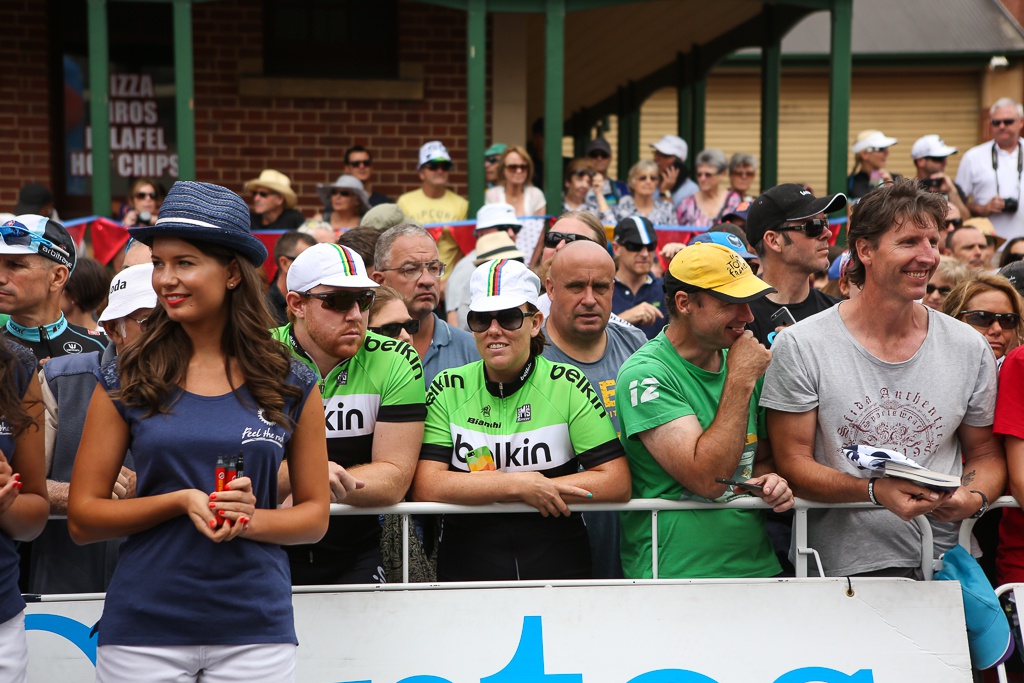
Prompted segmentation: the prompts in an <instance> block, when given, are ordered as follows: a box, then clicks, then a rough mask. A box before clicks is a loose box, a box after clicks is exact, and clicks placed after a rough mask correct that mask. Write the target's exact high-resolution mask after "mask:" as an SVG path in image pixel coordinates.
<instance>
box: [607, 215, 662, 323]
mask: <svg viewBox="0 0 1024 683" xmlns="http://www.w3.org/2000/svg"><path fill="white" fill-rule="evenodd" d="M612 249H613V250H614V252H615V260H616V262H617V263H618V269H617V270H616V271H615V287H614V292H613V294H612V312H613V313H615V314H616V315H618V316H619V317H620V318H622V319H623V320H625V321H626V322H629V323H632V324H634V325H636V326H637V327H639V328H640V329H641V330H643V333H644V334H645V335H647V338H648V339H654V338H655V337H656V336H658V332H661V328H662V327H664V324H665V315H664V314H663V313H662V311H661V309H662V303H663V302H662V300H663V299H664V297H665V292H664V287H663V286H662V282H661V278H660V277H654V276H652V275H651V264H652V263H653V262H654V259H655V258H656V256H655V254H656V252H657V249H658V237H657V236H656V235H655V234H654V225H653V224H652V223H651V222H650V221H649V220H647V219H646V218H644V217H643V216H630V217H628V218H623V219H622V220H621V221H619V223H618V225H616V226H615V234H614V242H612Z"/></svg>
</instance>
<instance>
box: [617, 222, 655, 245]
mask: <svg viewBox="0 0 1024 683" xmlns="http://www.w3.org/2000/svg"><path fill="white" fill-rule="evenodd" d="M612 236H613V237H614V239H615V241H616V242H618V243H619V244H624V243H626V242H632V243H633V244H645V245H647V246H653V245H655V244H657V243H658V236H657V235H655V234H654V223H651V221H650V219H647V218H644V217H643V216H629V217H627V218H623V219H622V220H621V221H619V222H618V224H617V225H616V226H615V232H613V233H612Z"/></svg>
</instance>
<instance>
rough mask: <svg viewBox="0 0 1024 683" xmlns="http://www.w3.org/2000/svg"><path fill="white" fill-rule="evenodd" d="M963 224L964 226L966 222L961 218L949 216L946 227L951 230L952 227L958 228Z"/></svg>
mask: <svg viewBox="0 0 1024 683" xmlns="http://www.w3.org/2000/svg"><path fill="white" fill-rule="evenodd" d="M963 226H964V222H963V220H962V219H960V218H947V219H946V229H947V230H949V229H950V228H953V229H954V230H956V229H957V228H962V227H963Z"/></svg>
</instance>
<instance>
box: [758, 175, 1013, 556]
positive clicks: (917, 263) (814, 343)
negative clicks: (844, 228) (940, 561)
mask: <svg viewBox="0 0 1024 683" xmlns="http://www.w3.org/2000/svg"><path fill="white" fill-rule="evenodd" d="M945 204H946V202H945V200H944V199H943V198H942V197H941V196H940V195H936V194H934V193H929V192H925V191H923V190H921V189H919V188H918V186H917V185H916V183H915V182H914V181H913V180H898V181H896V182H895V183H893V184H891V185H887V186H884V187H882V188H880V189H877V190H875V191H874V192H872V193H870V194H869V195H867V196H866V197H864V199H863V200H861V202H860V203H859V204H858V205H857V207H856V208H855V209H854V212H853V216H852V219H851V222H850V232H849V243H850V245H851V247H852V248H851V255H852V258H851V263H850V269H849V271H848V272H849V274H850V281H851V283H853V284H855V285H858V286H862V290H861V295H860V296H859V297H857V298H856V299H852V300H850V301H845V302H843V303H841V304H840V305H839V306H836V307H833V308H831V309H829V310H827V311H824V312H822V313H819V314H817V315H815V316H812V317H810V318H808V319H807V320H805V321H803V322H800V323H797V325H795V326H793V327H790V328H787V329H785V330H783V331H782V332H780V333H779V335H778V337H777V338H776V340H775V344H774V345H773V347H772V352H773V358H772V363H771V365H770V366H769V368H768V372H767V373H766V376H765V383H764V390H763V392H762V394H761V405H762V406H764V407H766V408H767V409H768V435H769V437H770V439H771V442H772V446H773V450H774V453H775V461H776V465H777V466H778V470H779V473H780V474H782V476H784V477H786V479H788V480H789V483H790V485H791V486H792V487H793V489H794V492H795V493H796V495H797V496H799V497H801V498H807V499H809V500H814V501H822V502H826V503H851V502H863V501H871V502H873V503H875V504H876V505H878V506H879V507H884V508H887V509H886V510H871V511H849V510H822V511H812V514H811V517H810V520H809V525H810V526H809V529H808V534H809V536H808V541H809V545H810V546H811V547H812V548H814V549H815V550H817V551H818V552H819V553H820V555H821V560H822V565H823V567H824V569H825V573H826V574H827V575H830V576H849V575H855V574H874V575H885V576H912V575H914V568H915V567H918V566H919V565H920V564H921V534H920V531H919V530H918V527H917V525H916V524H915V523H913V522H912V521H911V520H913V519H914V518H915V517H918V516H920V515H928V517H929V519H930V520H931V522H932V524H933V528H934V532H935V554H936V555H938V554H939V553H941V552H942V551H944V550H946V549H948V548H949V547H951V546H952V545H953V544H955V543H956V531H957V528H958V527H959V524H958V523H959V522H960V520H963V519H966V518H968V517H972V516H976V515H978V514H980V513H982V512H984V511H985V509H986V508H987V506H988V501H990V500H994V499H995V498H996V497H997V496H999V495H1000V494H1001V493H1002V492H1003V490H1004V487H1005V484H1006V461H1005V457H1004V454H1003V449H1002V446H1001V445H1000V443H999V441H998V440H997V439H996V438H995V437H994V436H993V434H992V420H993V411H994V407H995V395H996V370H995V358H994V357H993V355H992V353H991V351H990V350H989V349H988V348H986V346H987V344H986V343H985V340H984V338H983V337H982V336H981V335H979V334H977V332H975V331H974V330H973V329H971V328H970V327H968V326H966V325H963V324H961V323H960V322H958V321H956V320H954V319H952V318H949V317H947V316H944V315H942V314H940V313H936V312H935V311H932V310H930V309H928V308H925V307H924V306H921V305H919V304H918V303H917V301H918V300H919V299H921V298H922V297H924V295H925V285H926V284H927V283H928V280H929V278H930V277H931V275H932V273H933V272H934V271H935V268H936V265H937V264H938V259H939V252H938V247H937V243H938V236H939V233H938V226H940V225H942V222H943V219H944V217H945V213H946V206H945ZM851 443H854V444H865V445H871V446H878V447H884V448H890V449H893V450H896V451H900V452H902V453H905V454H906V455H907V456H908V457H910V458H911V459H913V460H915V461H916V462H918V463H919V464H921V465H923V466H924V467H927V468H929V469H932V470H936V471H940V472H943V473H948V474H955V475H962V477H961V482H962V483H961V486H960V487H959V488H958V489H956V491H954V492H953V493H940V492H936V491H933V490H930V489H927V488H924V487H921V486H918V485H916V484H913V483H911V482H908V481H905V480H902V479H894V478H877V479H874V478H869V477H868V475H867V473H865V472H861V471H859V470H857V469H856V468H855V467H854V466H853V465H851V464H850V463H849V462H848V461H847V460H846V458H845V457H844V456H843V453H842V447H843V446H844V445H846V444H851ZM961 463H962V464H961Z"/></svg>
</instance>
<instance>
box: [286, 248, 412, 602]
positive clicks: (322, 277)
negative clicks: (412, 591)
mask: <svg viewBox="0 0 1024 683" xmlns="http://www.w3.org/2000/svg"><path fill="white" fill-rule="evenodd" d="M287 285H288V295H287V297H286V300H287V302H288V310H289V313H290V315H291V317H292V318H293V319H294V321H295V322H294V323H290V324H288V325H285V326H284V327H279V328H277V329H276V330H273V335H274V337H276V338H277V339H279V340H280V341H281V342H283V343H284V344H286V345H287V346H288V347H289V349H291V352H292V354H293V355H294V356H295V357H296V358H298V359H299V360H301V361H302V362H303V363H305V364H306V365H307V366H309V368H310V369H312V370H313V371H315V372H316V373H317V376H318V377H319V379H320V382H319V384H320V390H321V393H322V394H323V401H324V417H325V426H326V431H327V455H328V458H329V460H330V462H329V463H328V464H329V469H328V477H329V480H330V484H331V502H332V503H333V502H338V500H337V498H340V497H342V496H336V495H335V493H340V487H341V486H342V485H343V484H344V472H345V471H346V470H347V471H349V472H350V473H351V476H353V477H355V478H356V479H358V480H360V481H362V482H364V484H365V486H364V487H363V488H361V489H359V490H355V491H350V492H348V495H346V496H344V499H345V501H344V502H345V503H346V504H347V505H354V506H357V507H383V506H387V505H394V504H395V503H398V502H399V501H401V500H402V499H403V498H404V497H405V493H406V491H407V490H408V488H409V485H410V484H411V483H412V475H413V473H414V472H415V470H416V462H417V459H418V456H419V450H420V444H421V443H422V442H423V421H424V419H425V418H426V413H427V409H426V404H425V391H424V387H423V367H422V366H421V365H420V359H419V356H417V355H416V350H415V349H413V348H412V347H411V346H410V345H409V344H406V343H405V342H402V341H399V340H396V339H389V338H387V337H381V336H378V335H376V334H374V333H372V332H367V331H366V324H367V318H368V316H369V308H370V305H371V304H372V303H373V299H374V290H375V289H376V288H377V287H378V285H377V283H376V282H374V281H373V280H371V279H370V278H369V277H367V274H366V267H365V265H364V264H363V260H362V259H361V258H360V257H359V255H358V254H357V253H356V252H355V251H353V250H351V249H349V248H348V247H343V246H341V245H338V244H329V243H325V244H317V245H315V246H312V247H309V248H308V249H306V250H305V251H303V252H302V253H301V254H299V255H298V257H296V259H295V261H293V262H292V266H291V268H290V269H289V270H288V279H287ZM279 480H280V488H281V492H282V494H284V493H287V492H288V477H287V467H282V468H281V474H280V476H279ZM380 538H381V529H380V523H379V522H378V519H377V516H376V515H357V516H345V517H332V518H331V523H330V526H329V527H328V529H327V534H326V535H325V536H324V538H323V539H322V540H321V541H320V542H319V543H317V544H315V545H300V546H290V547H289V548H288V555H289V558H290V559H291V570H292V583H293V584H296V585H309V584H334V583H378V582H380V581H382V580H383V578H384V576H383V571H381V564H382V562H381V549H380Z"/></svg>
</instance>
